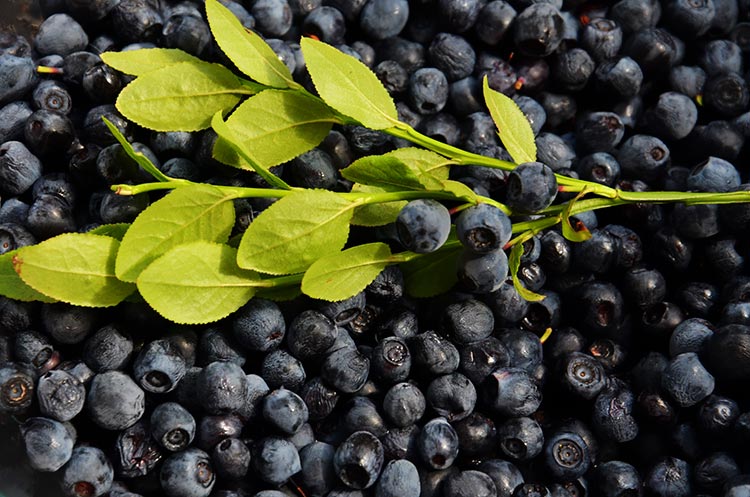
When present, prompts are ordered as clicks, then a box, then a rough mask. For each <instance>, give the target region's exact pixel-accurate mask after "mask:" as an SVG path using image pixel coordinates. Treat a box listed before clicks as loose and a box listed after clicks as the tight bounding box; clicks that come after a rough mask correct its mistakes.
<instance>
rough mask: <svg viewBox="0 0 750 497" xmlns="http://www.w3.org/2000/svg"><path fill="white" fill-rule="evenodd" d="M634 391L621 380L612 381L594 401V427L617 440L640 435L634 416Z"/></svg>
mask: <svg viewBox="0 0 750 497" xmlns="http://www.w3.org/2000/svg"><path fill="white" fill-rule="evenodd" d="M634 402H635V399H634V396H633V393H632V392H631V391H630V390H629V389H628V388H627V387H626V386H624V385H622V384H621V383H619V382H616V381H615V382H611V383H610V385H608V386H607V387H606V388H605V389H604V390H602V392H601V393H599V395H598V396H597V397H596V400H595V401H594V415H593V418H594V427H595V428H596V429H597V431H599V432H600V433H601V434H602V435H604V436H606V437H608V438H609V439H612V440H615V441H617V442H620V443H622V442H628V441H631V440H633V439H634V438H635V437H636V436H637V435H638V430H639V429H638V424H637V422H636V420H635V418H634V417H633V416H632V412H633V404H634Z"/></svg>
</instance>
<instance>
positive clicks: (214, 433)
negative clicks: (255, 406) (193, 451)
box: [195, 414, 245, 451]
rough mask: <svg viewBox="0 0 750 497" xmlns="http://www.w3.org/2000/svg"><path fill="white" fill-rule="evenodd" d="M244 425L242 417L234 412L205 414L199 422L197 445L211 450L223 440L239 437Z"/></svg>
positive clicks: (202, 448)
mask: <svg viewBox="0 0 750 497" xmlns="http://www.w3.org/2000/svg"><path fill="white" fill-rule="evenodd" d="M244 426H245V425H244V423H243V421H242V419H240V418H239V417H238V416H236V415H233V414H222V415H219V416H203V417H202V418H201V419H200V421H199V422H198V427H197V430H196V434H195V445H196V447H198V448H199V449H201V450H205V451H210V450H212V449H213V448H214V447H216V444H218V443H219V442H221V441H222V440H225V439H227V438H238V437H239V436H240V434H241V433H242V429H243V428H244Z"/></svg>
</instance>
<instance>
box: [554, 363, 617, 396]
mask: <svg viewBox="0 0 750 497" xmlns="http://www.w3.org/2000/svg"><path fill="white" fill-rule="evenodd" d="M559 367H560V371H561V375H560V382H561V383H562V385H563V386H564V387H565V388H566V389H567V390H568V391H570V392H571V393H573V394H575V395H578V396H580V397H583V398H584V399H593V398H594V397H596V396H597V395H598V394H599V392H601V391H602V389H603V388H604V387H605V385H606V380H607V378H606V375H605V373H604V368H603V367H602V365H601V364H600V363H599V361H597V360H596V359H594V358H593V357H591V356H589V355H586V354H582V353H580V352H571V353H569V354H566V355H565V356H563V357H562V358H561V360H560V366H559Z"/></svg>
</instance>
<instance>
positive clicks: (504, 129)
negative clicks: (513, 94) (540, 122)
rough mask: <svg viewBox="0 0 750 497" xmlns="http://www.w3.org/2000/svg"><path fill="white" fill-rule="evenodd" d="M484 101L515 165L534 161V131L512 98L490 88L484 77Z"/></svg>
mask: <svg viewBox="0 0 750 497" xmlns="http://www.w3.org/2000/svg"><path fill="white" fill-rule="evenodd" d="M482 87H483V90H484V101H485V103H486V104H487V108H488V109H489V111H490V116H492V120H493V121H495V125H496V126H497V134H498V135H499V136H500V140H502V142H503V146H505V149H506V150H507V151H508V153H509V154H510V156H511V157H513V160H514V161H515V162H516V163H517V164H522V163H524V162H534V161H535V160H536V141H535V140H534V131H533V130H532V129H531V124H529V120H528V119H527V118H526V115H525V114H524V113H523V111H522V110H521V109H520V108H519V107H518V105H516V103H515V102H514V101H513V99H512V98H510V97H507V96H505V95H503V94H502V93H500V92H499V91H495V90H493V89H491V88H490V86H489V84H488V83H487V78H486V77H485V78H484V80H483V82H482Z"/></svg>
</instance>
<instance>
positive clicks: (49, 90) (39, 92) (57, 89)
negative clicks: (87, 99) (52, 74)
mask: <svg viewBox="0 0 750 497" xmlns="http://www.w3.org/2000/svg"><path fill="white" fill-rule="evenodd" d="M31 100H32V102H33V103H34V108H36V109H45V110H49V111H52V112H58V113H60V114H65V115H68V114H70V111H71V110H72V108H73V100H72V98H71V96H70V93H69V92H68V90H67V88H65V86H63V84H62V83H58V82H57V81H53V80H50V79H46V80H43V81H40V82H39V84H38V85H36V88H34V91H33V92H32V93H31Z"/></svg>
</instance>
